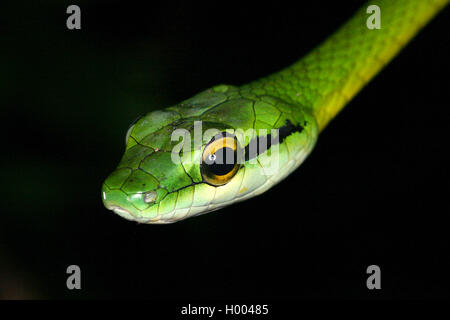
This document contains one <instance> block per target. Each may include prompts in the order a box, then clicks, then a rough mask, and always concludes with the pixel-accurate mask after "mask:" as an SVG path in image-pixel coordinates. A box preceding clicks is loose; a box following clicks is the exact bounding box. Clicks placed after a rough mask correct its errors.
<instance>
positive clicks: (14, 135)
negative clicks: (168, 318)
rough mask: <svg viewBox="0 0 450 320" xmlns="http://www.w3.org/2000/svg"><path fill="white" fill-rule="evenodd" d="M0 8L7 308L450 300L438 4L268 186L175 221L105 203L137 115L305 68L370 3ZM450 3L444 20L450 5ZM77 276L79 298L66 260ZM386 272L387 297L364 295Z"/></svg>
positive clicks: (1, 257)
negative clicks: (136, 215)
mask: <svg viewBox="0 0 450 320" xmlns="http://www.w3.org/2000/svg"><path fill="white" fill-rule="evenodd" d="M145 3H146V4H143V3H140V2H135V1H123V2H122V3H120V2H118V1H78V2H76V4H78V5H79V6H80V7H81V13H82V22H81V23H82V29H81V30H72V31H71V30H68V29H67V28H66V18H67V16H68V15H67V14H66V8H67V6H68V5H70V4H72V3H71V2H70V3H69V2H67V1H56V0H55V1H46V2H45V3H39V2H33V3H31V2H30V3H28V4H21V5H15V6H13V5H11V4H10V5H6V4H5V5H3V4H2V11H3V13H4V14H2V16H3V18H2V20H3V22H6V24H5V26H4V27H2V28H1V30H2V31H1V33H0V35H1V39H2V48H1V52H0V59H1V61H2V63H1V65H2V68H1V69H2V71H1V75H2V76H1V77H0V88H1V92H2V102H1V105H2V107H1V110H2V129H3V130H4V133H3V135H2V136H3V139H5V140H4V147H3V152H2V170H1V171H2V184H1V188H2V190H0V191H1V194H2V201H1V202H2V206H3V207H4V208H3V209H2V218H1V220H0V221H1V222H0V297H2V298H64V299H79V298H83V299H88V298H149V299H185V300H186V301H191V300H193V299H214V298H252V299H278V298H291V299H300V298H364V299H365V298H370V299H372V298H375V299H378V298H449V297H450V286H449V280H450V277H449V273H448V271H449V269H450V244H449V239H450V236H449V232H448V226H449V224H448V222H447V221H448V220H447V215H448V214H449V205H448V191H449V188H448V181H449V179H448V178H449V177H448V169H447V165H448V160H447V159H446V158H445V157H444V153H445V151H446V149H447V148H448V120H449V118H448V101H449V100H448V61H447V59H448V52H449V51H448V49H449V38H448V37H447V36H446V34H445V33H444V30H447V28H446V25H445V23H444V20H445V19H444V15H445V14H448V12H443V13H441V14H440V16H438V17H437V18H436V19H435V20H433V21H432V22H431V23H430V24H429V25H428V26H427V27H426V29H424V30H423V31H422V32H421V33H420V34H419V35H418V36H417V37H416V38H415V39H414V40H413V41H412V42H411V43H410V44H409V45H408V46H407V47H406V48H405V50H403V51H402V53H401V54H400V55H399V56H398V57H397V58H395V59H394V60H393V61H392V63H391V64H389V65H388V67H387V68H386V69H385V70H384V71H382V72H381V73H380V74H379V75H378V76H377V77H376V78H375V79H374V80H373V81H372V82H371V83H370V84H369V85H368V86H367V87H366V88H365V89H364V90H363V91H362V92H361V93H360V94H358V95H357V96H356V97H355V98H354V99H353V101H352V102H351V103H349V104H348V106H347V107H346V108H345V109H344V110H343V111H342V112H341V113H340V115H339V116H338V117H337V118H336V119H335V120H334V121H333V122H332V123H330V125H329V126H328V127H327V129H326V130H325V131H324V132H323V133H322V134H321V136H320V137H319V140H318V143H317V146H316V148H315V150H314V151H313V153H312V154H311V155H310V157H309V158H308V159H307V160H306V161H305V163H304V164H303V165H302V166H301V167H300V168H299V169H298V170H297V171H296V172H294V173H293V174H291V175H290V176H289V177H288V178H287V179H286V180H285V181H284V182H282V183H281V184H279V185H278V186H276V187H274V188H273V189H271V190H270V191H268V192H267V193H265V194H264V195H262V196H259V197H257V198H253V199H251V200H249V201H246V202H243V203H240V204H237V205H233V206H231V207H228V208H225V209H223V210H220V211H218V212H214V213H210V214H206V215H204V216H201V217H197V218H193V219H188V220H185V221H183V222H179V223H176V224H173V225H164V226H157V225H139V224H136V223H132V222H128V221H126V220H124V219H122V218H120V217H119V216H117V215H115V214H113V213H112V212H110V211H108V210H106V209H105V208H104V207H103V205H102V203H101V196H100V188H101V183H102V182H103V180H104V178H105V177H106V176H107V175H108V173H109V172H111V171H112V170H113V169H114V167H115V166H116V165H117V163H118V161H119V160H120V157H121V155H122V153H123V151H124V145H123V143H124V135H125V132H126V129H127V128H128V125H129V123H131V121H132V120H134V119H135V118H136V117H137V116H139V115H141V114H143V113H146V112H148V111H151V110H155V109H160V108H164V107H167V106H170V105H172V104H175V103H177V102H179V101H181V100H184V99H186V98H188V97H190V96H193V95H194V94H195V93H197V92H200V91H202V90H203V89H205V88H208V87H210V86H212V85H216V84H220V83H227V84H234V85H240V84H244V83H246V82H248V81H251V80H254V79H256V78H258V77H261V76H264V75H267V74H270V73H271V72H274V71H277V70H279V69H280V68H282V67H285V66H287V65H289V64H291V63H293V62H294V61H295V60H296V59H298V58H299V57H301V56H302V55H304V54H305V53H307V52H308V51H309V50H311V49H312V48H314V46H316V45H317V44H318V43H319V42H320V41H321V40H323V39H324V38H325V37H326V36H327V35H329V34H330V33H331V32H333V31H334V30H335V29H336V28H337V27H338V26H339V25H340V24H341V23H343V22H344V21H346V20H347V19H348V18H349V17H350V16H351V14H352V13H353V12H354V11H355V10H356V9H357V8H358V7H359V6H360V5H361V4H362V3H363V2H361V1H345V5H343V4H342V2H340V1H333V2H330V3H329V4H324V3H323V2H319V1H312V2H310V1H308V2H302V3H298V4H296V5H295V4H292V3H291V4H289V3H281V2H274V3H273V2H272V3H268V4H261V3H259V4H250V3H248V4H247V3H244V2H240V3H229V2H209V3H207V4H200V3H198V4H194V3H191V2H185V3H175V2H163V3H151V4H150V2H145ZM447 11H448V10H447ZM71 264H76V265H79V266H80V267H81V270H82V290H79V291H77V290H73V291H70V290H67V288H66V277H67V274H66V268H67V266H69V265H71ZM372 264H376V265H379V266H380V267H381V272H382V289H381V290H378V291H376V290H375V291H370V290H368V289H367V288H366V279H367V276H368V275H367V274H366V268H367V267H368V266H369V265H372Z"/></svg>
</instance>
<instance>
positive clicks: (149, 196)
mask: <svg viewBox="0 0 450 320" xmlns="http://www.w3.org/2000/svg"><path fill="white" fill-rule="evenodd" d="M156 196H157V193H156V192H155V191H149V192H146V193H145V195H144V202H145V203H153V202H155V200H156Z"/></svg>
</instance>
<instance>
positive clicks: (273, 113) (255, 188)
mask: <svg viewBox="0 0 450 320" xmlns="http://www.w3.org/2000/svg"><path fill="white" fill-rule="evenodd" d="M316 139H317V124H316V121H315V119H314V118H313V116H312V115H311V114H310V113H309V112H308V110H307V109H304V108H299V107H298V106H295V105H290V104H288V103H285V102H283V101H280V100H279V99H276V98H273V97H270V96H264V95H257V94H254V93H252V92H245V91H243V90H241V89H239V88H237V87H233V86H227V85H220V86H216V87H214V88H212V89H209V90H206V91H204V92H202V93H200V94H198V95H196V96H194V97H193V98H191V99H188V100H186V101H183V102H182V103H180V104H178V105H175V106H173V107H170V108H167V109H164V110H162V111H154V112H150V113H148V114H146V115H145V116H144V117H142V118H140V119H138V120H137V121H136V122H135V123H133V124H132V125H131V126H130V128H129V130H128V132H127V134H126V150H125V153H124V155H123V157H122V160H121V161H120V163H119V165H118V167H117V169H116V170H115V171H114V172H112V173H111V174H110V175H109V176H108V178H107V179H106V180H105V182H104V184H103V187H102V198H103V203H104V205H105V206H106V208H108V209H110V210H112V211H114V212H115V213H116V214H119V215H120V216H122V217H124V218H126V219H128V220H134V221H137V222H142V223H171V222H175V221H179V220H182V219H185V218H187V217H192V216H195V215H199V214H203V213H207V212H210V211H213V210H217V209H220V208H222V207H224V206H227V205H229V204H232V203H234V202H237V201H242V200H245V199H248V198H251V197H253V196H256V195H258V194H261V193H263V192H264V191H266V190H267V189H269V188H270V187H272V186H273V185H275V184H276V183H277V182H279V181H281V180H282V179H283V178H284V177H286V176H287V175H288V174H289V173H290V172H292V171H293V170H294V169H295V168H297V167H298V166H299V165H300V164H301V163H302V162H303V160H304V159H305V158H306V156H307V155H308V154H309V153H310V151H311V150H312V148H313V146H314V144H315V141H316Z"/></svg>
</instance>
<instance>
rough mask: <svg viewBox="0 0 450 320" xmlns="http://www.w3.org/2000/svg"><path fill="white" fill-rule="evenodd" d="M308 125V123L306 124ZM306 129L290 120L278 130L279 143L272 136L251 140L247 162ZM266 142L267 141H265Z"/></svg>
mask: <svg viewBox="0 0 450 320" xmlns="http://www.w3.org/2000/svg"><path fill="white" fill-rule="evenodd" d="M305 125H306V122H305ZM303 129H304V127H303V126H301V125H300V124H299V125H293V124H292V123H291V122H290V121H289V120H286V124H285V125H284V126H282V127H280V128H278V135H279V138H278V141H277V140H276V139H275V138H276V137H272V135H271V134H268V135H267V136H258V137H255V138H253V139H252V140H250V142H249V143H248V145H246V146H245V150H244V155H245V161H248V160H250V159H253V158H256V157H257V156H259V155H260V154H261V153H264V152H266V150H268V149H270V147H271V146H272V145H274V144H276V143H282V142H283V141H284V139H286V138H287V137H288V136H290V135H291V134H293V133H294V132H302V131H303ZM264 140H265V141H264Z"/></svg>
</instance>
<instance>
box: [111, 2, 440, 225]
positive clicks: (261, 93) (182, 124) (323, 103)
mask: <svg viewBox="0 0 450 320" xmlns="http://www.w3.org/2000/svg"><path fill="white" fill-rule="evenodd" d="M447 3H448V0H386V1H376V2H373V3H372V2H371V3H370V5H376V6H377V7H378V9H379V13H380V15H379V18H380V20H381V21H380V22H381V23H380V26H381V28H380V29H376V28H375V29H370V28H369V27H368V22H367V20H368V18H369V17H370V15H371V13H370V10H368V8H369V4H367V5H366V6H364V7H362V8H361V9H360V10H359V11H358V12H356V14H355V15H354V16H353V17H352V18H351V19H350V20H348V22H347V23H345V24H344V25H343V26H342V27H341V28H340V29H338V30H337V31H336V32H335V33H334V34H332V35H331V36H330V37H329V38H327V39H326V40H325V41H324V42H323V43H322V44H320V45H319V46H318V47H316V48H315V49H314V50H312V51H311V52H310V53H309V54H307V55H306V56H305V57H303V58H302V59H300V60H299V61H298V62H296V63H294V64H293V65H292V66H290V67H288V68H286V69H283V70H281V71H279V72H277V73H275V74H272V75H269V76H268V77H265V78H261V79H258V80H256V81H253V82H251V83H248V84H245V85H243V86H241V87H236V86H232V85H218V86H214V87H212V88H210V89H207V90H205V91H203V92H201V93H199V94H197V95H195V96H194V97H192V98H190V99H187V100H185V101H183V102H181V103H179V104H177V105H174V106H171V107H169V108H166V109H164V110H159V111H153V112H150V113H148V114H146V115H145V116H143V117H141V118H140V119H139V120H138V121H136V122H135V123H133V124H132V125H131V126H130V128H129V130H128V132H127V135H126V150H125V154H124V155H123V158H122V160H121V161H120V163H119V165H118V167H117V169H116V170H115V171H114V172H112V173H111V174H110V175H109V176H108V178H107V179H106V180H105V182H104V184H103V187H102V199H103V202H104V204H105V206H106V208H108V209H110V210H113V211H114V212H115V213H117V214H119V215H121V216H122V217H124V218H126V219H128V220H134V221H138V222H141V223H171V222H175V221H179V220H182V219H185V218H188V217H192V216H196V215H199V214H203V213H206V212H210V211H213V210H217V209H219V208H222V207H224V206H227V205H230V204H232V203H235V202H238V201H242V200H245V199H248V198H251V197H254V196H256V195H259V194H261V193H263V192H265V191H266V190H268V189H269V188H271V187H272V186H273V185H275V184H276V183H278V182H280V181H281V180H283V179H284V178H285V177H286V176H287V175H289V174H290V173H291V172H293V171H294V170H295V169H296V168H297V167H298V166H300V164H301V163H302V162H303V161H304V160H305V158H306V157H307V156H308V155H309V154H310V152H311V151H312V149H313V147H314V145H315V143H316V141H317V137H318V135H319V133H320V132H321V131H322V130H323V129H324V128H325V127H326V125H327V123H328V122H329V121H330V120H331V119H333V118H334V117H335V116H336V114H337V113H338V112H339V111H340V110H341V109H342V108H343V107H344V106H345V104H346V103H348V102H349V101H350V100H351V99H352V97H354V96H355V94H356V93H357V92H358V91H359V90H360V89H361V88H362V87H363V86H364V85H365V84H366V83H367V82H368V81H370V80H371V79H372V78H373V77H374V76H375V75H376V74H377V73H378V72H379V71H380V70H381V69H382V68H383V67H384V66H385V65H386V64H387V63H388V62H389V61H390V60H391V59H392V58H393V57H394V56H395V55H396V54H397V53H398V52H399V51H400V50H401V48H403V47H404V46H405V45H406V43H408V41H410V40H411V39H412V38H413V37H414V35H415V34H416V33H417V32H418V31H419V30H420V29H421V28H422V27H423V26H424V25H425V24H426V23H427V22H428V21H429V20H431V19H432V18H433V16H434V15H435V14H437V13H438V12H439V11H440V10H441V9H442V8H443V7H445V5H446V4H447ZM174 132H182V133H183V132H184V135H181V136H180V135H178V136H177V137H175V138H177V139H174ZM199 133H200V135H199ZM185 147H189V148H185ZM174 155H175V156H178V157H175V158H174ZM230 159H231V160H230ZM176 160H178V161H176ZM219 160H222V161H219ZM223 160H226V161H223ZM238 160H239V161H238Z"/></svg>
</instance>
